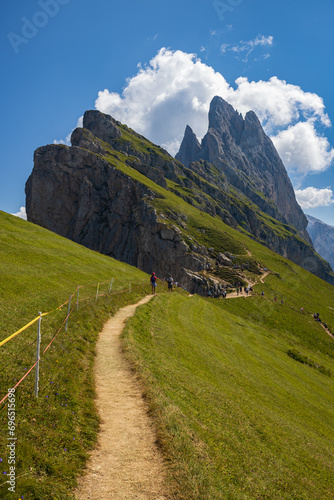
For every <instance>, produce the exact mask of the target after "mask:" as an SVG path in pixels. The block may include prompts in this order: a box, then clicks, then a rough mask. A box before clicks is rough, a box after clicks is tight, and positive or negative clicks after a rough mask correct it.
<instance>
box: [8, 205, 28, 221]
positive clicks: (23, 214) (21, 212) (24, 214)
mask: <svg viewBox="0 0 334 500" xmlns="http://www.w3.org/2000/svg"><path fill="white" fill-rule="evenodd" d="M12 215H15V217H20V219H24V220H27V212H26V207H21V208H20V210H19V212H16V214H12Z"/></svg>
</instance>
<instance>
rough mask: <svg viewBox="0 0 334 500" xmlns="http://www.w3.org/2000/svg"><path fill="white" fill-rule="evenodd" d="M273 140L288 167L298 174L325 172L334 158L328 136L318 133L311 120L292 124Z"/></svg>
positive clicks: (333, 151)
mask: <svg viewBox="0 0 334 500" xmlns="http://www.w3.org/2000/svg"><path fill="white" fill-rule="evenodd" d="M272 140H273V142H274V144H275V147H276V149H277V150H278V151H279V153H280V156H281V158H282V160H283V163H284V164H285V166H286V168H287V169H289V170H290V171H292V170H294V171H296V172H297V173H298V174H305V173H319V172H324V171H325V170H327V168H328V166H329V165H330V164H331V163H332V161H333V159H334V150H333V148H331V147H330V144H329V142H328V140H327V138H326V137H322V136H320V135H319V134H318V133H317V131H316V129H315V126H314V123H313V122H311V121H308V122H299V123H296V125H291V126H290V127H288V128H287V129H286V130H282V131H281V132H279V133H278V134H277V135H276V136H275V137H272Z"/></svg>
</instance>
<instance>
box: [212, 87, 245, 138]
mask: <svg viewBox="0 0 334 500" xmlns="http://www.w3.org/2000/svg"><path fill="white" fill-rule="evenodd" d="M209 129H214V130H216V131H217V132H218V133H219V134H223V133H229V134H231V136H232V137H233V139H234V140H235V142H236V143H237V144H238V143H239V142H240V139H241V136H242V133H243V131H244V119H243V117H242V114H241V113H238V111H236V110H235V109H234V108H233V106H231V104H229V103H228V102H226V101H225V100H224V99H223V98H222V97H218V96H216V97H214V98H213V99H212V101H211V103H210V111H209Z"/></svg>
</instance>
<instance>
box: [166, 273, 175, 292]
mask: <svg viewBox="0 0 334 500" xmlns="http://www.w3.org/2000/svg"><path fill="white" fill-rule="evenodd" d="M173 282H174V280H173V278H172V276H171V275H169V276H168V278H167V283H168V291H169V292H172V291H173Z"/></svg>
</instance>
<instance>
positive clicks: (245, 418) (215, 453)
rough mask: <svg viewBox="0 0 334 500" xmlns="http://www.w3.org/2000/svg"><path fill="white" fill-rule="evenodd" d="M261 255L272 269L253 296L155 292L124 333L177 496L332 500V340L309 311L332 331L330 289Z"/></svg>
mask: <svg viewBox="0 0 334 500" xmlns="http://www.w3.org/2000/svg"><path fill="white" fill-rule="evenodd" d="M252 245H253V242H252V243H251V244H250V247H251V246H252ZM254 245H256V244H255V243H254ZM252 250H253V251H254V250H255V247H253V248H252ZM258 252H259V253H258V254H257V257H258V258H260V259H262V260H264V261H265V262H267V265H268V267H269V268H270V269H271V270H272V273H271V274H270V275H269V276H268V277H267V279H266V282H265V284H264V285H262V284H261V285H257V286H256V287H255V294H254V296H253V297H252V298H247V299H246V298H236V299H234V298H231V299H225V300H223V299H220V300H214V299H206V298H201V297H198V296H194V297H188V296H187V295H186V294H184V293H182V294H180V293H175V294H171V295H169V296H159V297H157V298H156V299H155V300H154V301H153V302H151V303H150V304H148V305H147V306H146V307H145V308H143V309H142V310H141V311H140V312H139V313H138V314H137V315H136V316H135V318H133V319H132V320H131V322H130V323H129V325H128V328H127V331H126V333H125V335H124V345H125V347H126V349H127V351H128V356H129V358H130V359H131V360H132V362H133V363H134V364H135V366H136V367H137V369H138V370H139V372H140V373H141V376H142V378H143V380H144V384H145V387H146V391H147V396H148V398H149V401H150V405H151V410H152V414H153V415H154V418H155V419H156V421H157V425H158V428H159V440H160V443H161V446H162V448H163V450H164V453H165V456H166V457H167V459H168V463H169V464H170V477H171V481H172V484H173V486H174V491H175V498H179V499H187V500H189V499H198V500H203V499H208V500H209V499H224V500H225V499H243V500H245V499H261V500H262V499H268V500H269V499H277V500H281V499H292V498H293V499H300V500H305V499H308V500H311V499H314V500H321V499H323V500H327V499H329V498H332V497H333V477H334V465H333V464H334V444H333V439H332V436H333V433H334V340H333V339H332V338H331V337H330V336H329V335H328V334H327V333H326V332H325V330H324V329H323V328H322V327H321V325H320V324H319V323H317V322H315V321H314V319H313V318H312V316H311V314H312V313H313V312H319V313H320V316H321V319H322V320H323V321H326V322H327V323H328V325H329V327H330V328H331V330H332V331H333V330H334V315H333V313H334V307H333V302H334V301H333V299H334V293H333V287H331V286H330V285H327V284H326V283H324V282H323V281H321V280H319V279H318V278H316V277H315V276H313V275H311V274H310V273H308V272H306V271H304V270H302V269H300V268H298V266H294V265H293V264H291V263H288V261H285V260H284V259H282V258H281V257H278V256H277V255H275V254H273V253H271V252H268V250H266V249H262V250H261V249H258ZM261 252H262V253H261ZM262 291H264V292H265V296H264V297H261V292H262ZM275 297H276V299H277V301H275V300H274V298H275ZM281 300H283V304H282V303H281ZM301 307H303V308H304V311H303V312H301ZM291 350H293V351H295V352H298V353H300V355H301V356H303V357H304V358H307V359H308V360H311V361H312V363H309V364H302V363H300V362H298V361H297V360H296V359H293V358H291V357H290V356H289V355H288V352H289V351H291Z"/></svg>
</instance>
